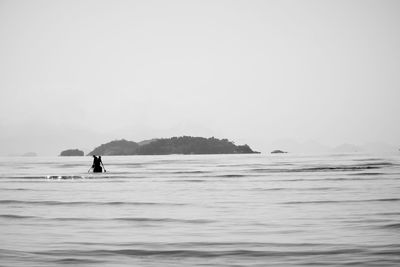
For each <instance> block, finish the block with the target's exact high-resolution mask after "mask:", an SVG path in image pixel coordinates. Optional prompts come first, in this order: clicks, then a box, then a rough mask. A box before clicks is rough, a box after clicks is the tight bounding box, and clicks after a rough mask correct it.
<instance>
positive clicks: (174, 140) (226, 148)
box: [88, 136, 259, 156]
mask: <svg viewBox="0 0 400 267" xmlns="http://www.w3.org/2000/svg"><path fill="white" fill-rule="evenodd" d="M253 153H259V152H257V151H253V150H252V149H251V148H250V147H249V146H248V145H235V144H234V143H233V142H231V141H229V140H228V139H217V138H214V137H210V138H204V137H193V136H181V137H171V138H157V139H151V140H146V141H142V142H139V143H136V142H133V141H127V140H125V139H122V140H115V141H111V142H109V143H106V144H102V145H100V146H98V147H96V148H95V149H94V150H93V151H92V152H90V153H89V154H88V155H89V156H91V155H107V156H116V155H170V154H183V155H189V154H253Z"/></svg>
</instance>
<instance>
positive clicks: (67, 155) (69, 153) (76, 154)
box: [60, 149, 85, 157]
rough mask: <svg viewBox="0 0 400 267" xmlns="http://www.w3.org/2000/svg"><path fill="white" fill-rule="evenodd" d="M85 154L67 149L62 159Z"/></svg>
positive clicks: (62, 154) (77, 150)
mask: <svg viewBox="0 0 400 267" xmlns="http://www.w3.org/2000/svg"><path fill="white" fill-rule="evenodd" d="M83 155H85V153H84V152H83V151H82V150H79V149H67V150H64V151H62V152H61V153H60V156H61V157H70V156H83Z"/></svg>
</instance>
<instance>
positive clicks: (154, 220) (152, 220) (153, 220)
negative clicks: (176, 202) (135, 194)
mask: <svg viewBox="0 0 400 267" xmlns="http://www.w3.org/2000/svg"><path fill="white" fill-rule="evenodd" d="M43 219H46V220H54V221H81V222H83V221H121V222H138V223H188V224H206V223H212V222H214V221H212V220H204V219H174V218H141V217H122V218H81V217H76V218H70V217H60V218H43Z"/></svg>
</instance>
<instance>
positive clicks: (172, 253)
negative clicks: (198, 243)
mask: <svg viewBox="0 0 400 267" xmlns="http://www.w3.org/2000/svg"><path fill="white" fill-rule="evenodd" d="M364 252H366V250H364V249H355V248H354V249H330V250H302V251H301V250H300V251H298V250H296V251H264V250H263V251H262V250H246V249H237V250H214V251H213V250H194V249H175V250H150V249H148V250H147V249H116V250H111V249H110V250H51V251H45V252H34V253H35V254H39V255H47V256H64V255H70V257H71V255H73V256H92V257H95V256H115V255H123V256H135V257H136V256H164V257H181V258H218V257H227V256H235V257H273V256H276V257H288V256H289V257H290V256H323V255H342V254H343V255H346V254H355V253H360V254H361V253H364Z"/></svg>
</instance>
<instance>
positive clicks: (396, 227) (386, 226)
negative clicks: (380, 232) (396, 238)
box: [381, 223, 400, 229]
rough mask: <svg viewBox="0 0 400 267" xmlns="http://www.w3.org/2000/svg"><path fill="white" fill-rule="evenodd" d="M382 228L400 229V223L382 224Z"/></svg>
mask: <svg viewBox="0 0 400 267" xmlns="http://www.w3.org/2000/svg"><path fill="white" fill-rule="evenodd" d="M381 228H385V229H400V223H391V224H386V225H383V226H381Z"/></svg>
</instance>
